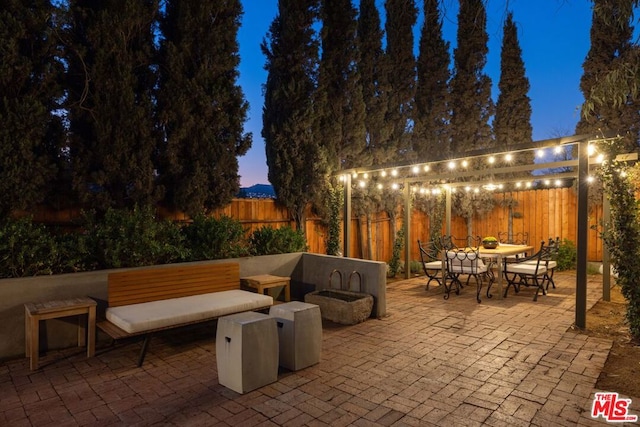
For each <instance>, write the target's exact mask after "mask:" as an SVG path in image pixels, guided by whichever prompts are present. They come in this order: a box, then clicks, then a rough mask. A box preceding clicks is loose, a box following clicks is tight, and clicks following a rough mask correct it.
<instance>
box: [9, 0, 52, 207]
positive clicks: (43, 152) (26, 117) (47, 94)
mask: <svg viewBox="0 0 640 427" xmlns="http://www.w3.org/2000/svg"><path fill="white" fill-rule="evenodd" d="M55 16H56V14H55V10H54V8H53V6H52V5H51V2H50V1H47V0H8V1H7V2H5V3H3V6H2V8H1V9H0V22H1V23H2V25H0V57H2V60H1V61H0V123H1V125H0V195H1V196H0V217H4V216H6V215H7V214H9V213H10V212H11V211H12V210H16V209H27V208H30V207H32V206H34V205H35V204H38V203H42V202H44V201H45V199H46V196H47V189H48V186H49V184H50V183H52V182H53V181H55V178H56V163H57V158H58V157H59V156H58V153H59V148H60V147H59V144H60V142H61V140H62V138H61V137H62V125H61V118H60V117H59V116H58V115H56V114H54V113H55V110H57V108H58V105H57V102H58V99H60V98H61V97H62V95H63V92H62V89H61V85H60V77H61V76H62V64H61V63H60V62H59V61H58V59H57V58H58V57H59V56H60V52H59V49H58V43H57V40H56V39H55V37H54V31H55V28H54V26H55V24H56V23H55V21H54V19H53V18H54V17H55Z"/></svg>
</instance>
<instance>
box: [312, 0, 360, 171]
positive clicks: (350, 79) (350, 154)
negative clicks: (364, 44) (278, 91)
mask: <svg viewBox="0 0 640 427" xmlns="http://www.w3.org/2000/svg"><path fill="white" fill-rule="evenodd" d="M321 19H322V31H321V40H322V58H321V60H320V65H319V73H318V87H317V91H316V94H317V97H316V109H317V115H318V128H317V140H318V142H320V143H321V144H322V146H323V148H324V149H325V150H326V154H327V160H328V162H329V168H330V170H332V171H337V170H340V169H343V168H351V167H355V166H359V165H360V160H361V159H360V154H361V153H362V151H363V150H364V148H365V127H364V115H365V109H364V102H363V99H362V86H361V82H360V75H359V74H358V71H357V68H356V65H357V63H358V50H357V45H356V10H355V9H354V7H353V5H352V3H351V0H323V1H322V6H321Z"/></svg>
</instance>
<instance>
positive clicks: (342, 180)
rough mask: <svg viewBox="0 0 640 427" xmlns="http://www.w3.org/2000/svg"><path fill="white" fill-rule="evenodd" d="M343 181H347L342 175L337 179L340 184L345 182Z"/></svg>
mask: <svg viewBox="0 0 640 427" xmlns="http://www.w3.org/2000/svg"><path fill="white" fill-rule="evenodd" d="M345 179H347V178H345V176H344V175H340V176H339V177H338V180H339V181H340V182H344V180H345Z"/></svg>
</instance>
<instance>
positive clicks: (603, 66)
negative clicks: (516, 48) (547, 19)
mask: <svg viewBox="0 0 640 427" xmlns="http://www.w3.org/2000/svg"><path fill="white" fill-rule="evenodd" d="M629 3H630V2H629V1H617V0H616V1H614V0H594V8H593V18H592V23H591V47H590V49H589V52H588V53H587V57H586V58H585V60H584V63H583V65H582V68H583V70H584V73H583V75H582V78H581V79H580V90H581V91H582V93H583V95H584V98H585V100H587V101H588V100H590V99H592V98H593V96H592V91H593V90H594V88H596V85H597V84H602V81H605V82H606V77H607V76H608V75H609V73H610V72H611V71H612V70H613V69H615V68H616V67H618V66H620V65H622V63H623V62H624V61H625V60H626V59H627V58H628V57H630V56H632V51H633V50H634V47H633V46H632V44H631V37H632V36H633V27H632V26H631V25H630V20H631V15H630V13H631V12H632V9H631V8H630V4H629ZM625 4H626V5H625ZM635 50H637V46H636V48H635ZM636 69H637V68H636ZM623 74H627V75H629V74H633V73H623ZM636 84H637V82H636ZM616 86H619V87H621V88H625V87H626V85H625V84H623V83H622V82H619V83H618V84H616ZM610 92H615V89H614V90H613V91H610ZM636 93H637V92H636ZM631 95H632V94H631V91H626V92H625V94H624V95H623V96H621V97H619V98H620V100H619V101H618V102H606V103H599V104H598V103H596V104H592V105H593V110H592V111H590V112H589V114H582V115H581V118H580V121H579V122H578V124H577V125H576V133H577V134H590V133H596V132H598V131H600V130H614V131H618V132H620V133H621V134H626V135H627V137H626V138H625V150H627V151H630V152H633V151H636V150H638V138H639V132H640V124H639V123H640V113H639V112H640V101H639V100H638V98H637V96H636V97H635V98H634V97H632V96H631ZM583 109H584V108H583Z"/></svg>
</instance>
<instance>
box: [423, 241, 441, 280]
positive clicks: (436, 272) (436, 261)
mask: <svg viewBox="0 0 640 427" xmlns="http://www.w3.org/2000/svg"><path fill="white" fill-rule="evenodd" d="M418 248H419V249H420V261H421V262H422V269H423V270H424V274H425V275H426V276H427V277H428V278H429V280H428V281H427V286H426V290H427V291H428V290H429V284H430V283H431V282H432V281H434V280H435V281H436V283H438V286H441V285H442V282H441V279H442V270H443V265H442V262H443V261H442V257H441V255H440V251H441V249H440V248H439V245H437V244H436V242H434V241H433V240H430V241H429V242H427V243H426V245H423V244H422V242H421V241H420V239H418Z"/></svg>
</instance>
